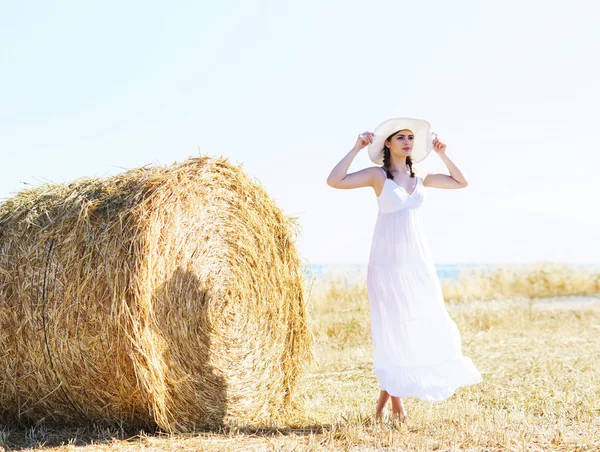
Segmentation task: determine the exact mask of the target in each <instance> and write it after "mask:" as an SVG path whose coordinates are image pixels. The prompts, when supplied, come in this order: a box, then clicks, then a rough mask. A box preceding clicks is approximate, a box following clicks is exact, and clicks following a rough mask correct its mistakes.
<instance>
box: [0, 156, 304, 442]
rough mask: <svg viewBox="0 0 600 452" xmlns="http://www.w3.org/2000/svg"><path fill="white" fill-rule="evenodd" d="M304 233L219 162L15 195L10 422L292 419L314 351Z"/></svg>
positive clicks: (9, 225) (6, 365)
mask: <svg viewBox="0 0 600 452" xmlns="http://www.w3.org/2000/svg"><path fill="white" fill-rule="evenodd" d="M297 232H298V223H297V219H295V218H288V217H286V216H285V215H284V214H283V213H282V211H281V210H280V209H279V208H278V206H277V205H276V204H275V203H274V201H273V200H272V198H271V197H270V196H268V194H267V193H266V191H265V190H264V188H263V187H262V186H260V184H259V183H257V182H256V181H254V180H251V179H249V178H248V177H247V176H246V175H245V173H244V171H242V169H241V166H236V165H233V164H231V163H230V162H229V161H228V160H227V159H223V158H211V157H200V158H192V159H189V160H188V161H186V162H184V163H180V164H175V165H172V166H169V167H160V166H156V167H150V168H139V169H134V170H131V171H127V172H125V173H122V174H119V175H117V176H113V177H110V178H82V179H79V180H76V181H74V182H72V183H69V184H45V185H43V186H41V187H37V188H34V189H28V190H23V191H21V192H20V193H18V194H17V195H16V196H15V197H14V198H10V199H8V200H6V201H5V202H4V203H3V204H2V205H0V420H3V421H11V422H15V421H16V422H19V423H21V424H25V425H36V426H42V425H43V426H46V427H47V426H53V425H54V426H61V425H65V424H69V425H88V424H93V423H95V424H99V425H104V426H111V425H113V426H114V425H124V426H127V427H128V428H129V427H134V426H137V427H144V428H149V429H152V428H155V427H157V426H158V427H159V428H161V429H162V430H164V431H168V432H176V431H179V432H181V431H189V430H191V429H194V428H199V427H209V426H210V427H216V426H220V425H222V424H223V423H230V422H275V421H276V420H278V419H287V416H288V413H285V412H284V410H285V409H288V408H293V407H294V403H295V402H294V399H293V393H294V389H295V388H296V387H297V384H298V378H299V375H300V372H301V370H302V369H301V367H302V365H303V364H304V363H305V362H306V357H307V354H308V352H309V349H310V343H309V339H310V336H309V331H308V326H307V324H306V311H305V300H304V284H305V279H304V275H303V273H302V271H301V267H300V262H299V258H298V255H297V252H296V248H295V244H294V242H295V234H296V233H297ZM290 415H291V414H290Z"/></svg>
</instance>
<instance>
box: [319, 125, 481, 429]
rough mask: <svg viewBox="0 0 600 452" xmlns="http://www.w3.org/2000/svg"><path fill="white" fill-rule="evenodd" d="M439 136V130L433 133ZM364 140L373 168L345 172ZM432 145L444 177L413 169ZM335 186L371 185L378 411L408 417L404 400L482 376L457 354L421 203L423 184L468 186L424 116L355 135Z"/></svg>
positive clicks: (447, 391)
mask: <svg viewBox="0 0 600 452" xmlns="http://www.w3.org/2000/svg"><path fill="white" fill-rule="evenodd" d="M434 135H436V134H434ZM367 145H369V150H368V152H369V158H370V159H371V160H372V161H373V162H374V163H376V164H377V165H381V166H372V167H369V168H364V169H362V170H360V171H356V172H354V173H351V174H347V171H348V168H349V167H350V164H351V162H352V160H353V159H354V158H355V157H356V155H357V154H358V153H359V151H360V150H361V149H363V148H364V147H365V146H367ZM432 149H433V150H434V151H435V152H436V153H437V154H438V156H439V157H440V158H441V159H442V161H443V162H444V163H445V165H446V167H447V168H448V171H449V172H450V174H449V175H447V174H429V173H427V174H425V173H420V174H421V176H419V175H417V174H416V173H415V168H414V167H413V165H414V164H415V163H417V162H419V161H421V160H423V159H424V158H425V157H427V155H428V154H429V153H430V151H431V150H432ZM327 184H328V185H329V186H331V187H334V188H341V189H350V188H358V187H372V188H373V190H374V193H375V196H376V197H377V203H378V206H379V212H378V216H377V221H376V223H375V229H374V233H373V239H372V242H371V253H370V257H369V264H368V267H367V293H368V298H369V308H370V314H371V335H372V338H373V346H374V361H373V370H374V372H375V374H376V376H377V380H378V382H379V386H380V395H379V401H378V403H377V405H376V408H375V416H376V418H377V419H381V416H382V413H383V409H384V407H385V405H386V403H387V401H388V399H389V398H390V396H391V398H392V416H393V419H394V420H398V421H400V422H403V421H405V420H407V418H408V416H407V415H408V413H407V411H406V409H405V408H404V404H403V402H402V399H401V397H418V398H419V399H421V400H429V401H442V400H445V399H447V398H448V397H450V396H451V395H452V394H454V392H455V391H456V389H457V388H458V387H460V386H466V385H471V384H475V383H479V382H481V381H483V378H482V376H481V374H480V373H479V371H478V370H477V368H476V367H475V366H474V365H473V362H472V361H471V359H470V358H468V357H466V356H464V355H463V354H462V349H461V337H460V333H459V331H458V328H457V327H456V324H455V323H454V321H453V320H452V319H451V318H450V316H449V315H448V311H447V310H446V306H445V303H444V298H443V296H442V290H441V285H440V282H439V279H438V276H437V273H436V270H435V265H434V262H433V259H432V255H431V250H430V248H429V244H428V241H427V239H426V236H425V235H424V229H423V220H422V216H421V210H420V207H421V206H422V205H423V202H424V200H425V199H426V190H425V187H432V188H445V189H456V188H464V187H466V186H467V181H466V179H465V177H464V175H463V174H462V173H461V171H460V170H459V169H458V167H457V166H456V165H455V164H454V162H452V160H451V159H450V157H448V155H447V154H446V144H445V143H444V142H443V141H441V140H440V139H439V138H438V137H437V135H436V136H435V139H432V134H431V127H430V124H429V123H428V122H427V121H425V120H422V119H415V118H392V119H389V120H387V121H385V122H383V123H382V124H380V125H379V126H377V128H376V129H375V132H374V133H373V132H369V131H367V132H364V133H362V134H360V135H359V136H358V139H357V140H356V144H355V145H354V147H353V148H352V150H351V151H350V152H349V153H348V154H347V155H346V156H345V157H344V158H343V159H342V160H341V161H340V162H339V163H338V164H337V165H336V166H335V167H334V168H333V170H332V171H331V174H330V175H329V177H328V178H327Z"/></svg>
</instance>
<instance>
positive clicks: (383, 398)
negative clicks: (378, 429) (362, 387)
mask: <svg viewBox="0 0 600 452" xmlns="http://www.w3.org/2000/svg"><path fill="white" fill-rule="evenodd" d="M389 398H390V395H389V394H388V392H387V391H381V392H380V393H379V400H378V401H377V407H376V408H375V417H376V418H381V416H382V414H383V408H384V407H385V404H386V403H387V401H388V399H389Z"/></svg>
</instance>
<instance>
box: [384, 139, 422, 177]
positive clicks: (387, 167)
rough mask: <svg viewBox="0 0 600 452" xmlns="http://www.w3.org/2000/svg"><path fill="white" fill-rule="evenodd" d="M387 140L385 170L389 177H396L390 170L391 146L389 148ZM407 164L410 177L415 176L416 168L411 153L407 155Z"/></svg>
mask: <svg viewBox="0 0 600 452" xmlns="http://www.w3.org/2000/svg"><path fill="white" fill-rule="evenodd" d="M398 132H400V131H398ZM398 132H394V133H392V134H391V135H390V136H389V137H387V138H386V140H385V141H387V140H389V139H391V138H392V137H393V136H394V135H396V134H397V133H398ZM385 141H384V144H383V169H384V170H385V172H386V174H387V178H388V179H394V175H393V174H392V172H391V171H390V148H388V147H387V146H386V145H385ZM406 164H407V165H408V169H409V171H410V177H415V170H414V169H413V161H412V158H411V157H410V155H407V156H406Z"/></svg>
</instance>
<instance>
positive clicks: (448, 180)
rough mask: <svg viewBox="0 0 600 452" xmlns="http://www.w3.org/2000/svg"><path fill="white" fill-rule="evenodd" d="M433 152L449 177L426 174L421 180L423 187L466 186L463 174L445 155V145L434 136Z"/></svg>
mask: <svg viewBox="0 0 600 452" xmlns="http://www.w3.org/2000/svg"><path fill="white" fill-rule="evenodd" d="M433 150H434V151H435V152H437V154H438V155H439V156H440V158H441V159H442V161H443V162H444V164H445V165H446V167H447V168H448V171H450V175H447V174H427V176H425V177H424V178H423V185H424V186H426V187H435V188H464V187H466V186H467V185H469V184H468V182H467V179H465V176H463V173H462V172H461V171H460V169H458V166H457V165H456V164H455V163H454V162H453V161H452V160H451V159H450V157H448V155H447V154H446V144H445V143H444V142H443V141H441V140H439V139H438V137H437V134H436V137H435V140H433Z"/></svg>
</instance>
